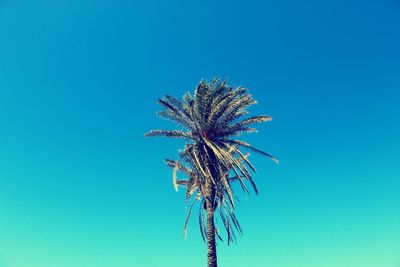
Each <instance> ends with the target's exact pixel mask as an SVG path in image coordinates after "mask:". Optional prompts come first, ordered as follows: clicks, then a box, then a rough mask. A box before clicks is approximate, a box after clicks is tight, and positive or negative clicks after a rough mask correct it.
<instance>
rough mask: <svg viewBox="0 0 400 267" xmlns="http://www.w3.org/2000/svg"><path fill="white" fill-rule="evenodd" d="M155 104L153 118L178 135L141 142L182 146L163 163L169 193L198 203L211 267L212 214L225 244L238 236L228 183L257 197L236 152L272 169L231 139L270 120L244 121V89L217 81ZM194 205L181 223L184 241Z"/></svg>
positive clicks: (246, 146)
mask: <svg viewBox="0 0 400 267" xmlns="http://www.w3.org/2000/svg"><path fill="white" fill-rule="evenodd" d="M158 102H159V103H160V105H161V106H162V107H163V110H162V111H160V112H158V115H159V117H161V118H165V119H168V120H171V121H173V122H175V123H177V124H178V125H179V126H180V127H181V129H180V130H153V131H150V132H148V133H146V134H145V136H146V137H154V136H165V137H171V138H183V139H185V140H186V144H185V147H184V149H183V150H182V151H180V152H179V160H178V161H174V160H167V165H169V166H170V167H172V168H173V177H174V178H173V181H174V185H175V187H176V188H177V186H178V185H183V186H186V199H189V198H190V197H192V196H193V197H194V198H195V201H199V202H200V203H201V205H200V212H199V217H200V220H199V222H200V231H201V234H202V237H203V239H205V240H206V242H207V259H208V260H207V263H208V265H207V266H208V267H216V266H217V252H216V237H220V235H219V233H218V230H217V229H218V228H217V227H216V225H215V212H216V211H217V212H218V213H219V215H220V217H221V220H222V223H223V225H224V227H225V229H226V231H227V235H228V243H229V242H230V241H232V240H233V239H234V237H235V234H234V232H235V231H234V230H237V231H239V232H240V233H241V227H240V224H239V222H238V220H237V219H236V217H235V214H234V209H235V201H234V200H235V195H234V192H233V189H232V183H233V182H238V183H239V184H240V186H241V188H242V189H243V190H244V191H245V192H246V193H248V192H249V190H248V188H247V186H246V181H247V182H249V183H250V185H251V186H252V188H253V189H254V191H255V192H256V194H258V189H257V187H256V184H255V183H254V181H253V179H252V176H251V173H250V170H249V169H251V170H252V171H254V172H255V171H256V170H255V168H254V166H253V165H252V164H251V162H250V161H249V160H248V154H244V153H243V151H242V149H247V150H250V151H254V152H257V153H260V154H262V155H264V156H267V157H269V158H271V159H272V160H274V161H275V162H277V163H278V160H277V159H276V158H275V157H273V156H272V155H270V154H268V153H265V152H263V151H261V150H259V149H257V148H254V147H253V146H251V145H250V144H248V143H246V142H244V141H242V140H238V139H236V138H235V137H236V136H238V135H240V134H242V133H252V132H256V129H255V128H253V127H251V126H252V125H254V124H256V123H261V122H266V121H270V120H271V119H272V118H271V117H270V116H266V115H258V116H252V117H248V118H244V116H245V115H247V114H248V113H249V112H248V111H247V108H248V107H249V106H251V105H253V104H255V103H256V101H255V100H254V99H253V97H252V96H251V95H250V94H248V92H247V89H246V88H243V87H236V88H235V87H232V86H229V85H227V83H226V81H220V80H219V79H214V80H213V81H212V82H210V83H208V82H206V81H200V82H199V83H198V85H197V87H196V89H195V92H194V96H191V95H190V94H189V93H186V94H185V95H184V96H183V100H182V101H181V100H179V99H177V98H175V97H173V96H170V95H166V96H164V97H163V98H161V99H159V100H158ZM177 171H180V172H183V173H184V174H186V175H187V179H186V180H178V179H177V178H176V173H177ZM194 203H195V202H193V204H192V205H191V208H190V209H189V212H188V216H187V219H186V222H185V230H184V233H185V235H186V226H187V221H188V219H189V217H190V213H191V210H192V207H193V205H194ZM203 210H204V211H205V214H206V215H205V216H204V213H203ZM204 221H206V222H204Z"/></svg>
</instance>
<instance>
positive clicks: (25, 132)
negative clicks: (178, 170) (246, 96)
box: [0, 0, 400, 267]
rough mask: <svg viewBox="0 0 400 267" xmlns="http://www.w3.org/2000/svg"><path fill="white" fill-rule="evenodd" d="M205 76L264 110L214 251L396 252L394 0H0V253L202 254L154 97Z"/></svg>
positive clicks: (93, 256)
mask: <svg viewBox="0 0 400 267" xmlns="http://www.w3.org/2000/svg"><path fill="white" fill-rule="evenodd" d="M216 75H219V76H221V77H223V78H228V79H229V81H230V82H231V83H232V84H233V85H243V86H246V87H248V88H250V92H251V93H252V94H253V95H254V97H255V98H256V99H257V100H258V102H259V104H258V105H257V106H255V107H254V108H252V109H251V111H252V112H253V113H254V114H256V113H257V114H258V113H261V114H268V115H271V116H272V117H273V118H274V120H273V121H272V122H271V123H268V124H266V125H262V126H261V127H260V130H259V133H258V134H257V135H252V136H243V139H245V140H247V141H249V142H251V143H252V144H253V145H254V146H256V147H259V148H261V149H263V150H265V151H268V152H269V153H271V154H274V155H276V156H278V157H279V159H280V160H281V162H282V163H281V165H275V164H274V163H273V162H271V161H269V160H267V159H265V158H262V157H260V156H257V155H252V156H251V159H252V161H253V162H254V164H255V165H256V167H257V169H258V172H257V174H255V176H254V179H255V181H256V182H257V184H258V186H259V190H260V195H259V196H256V195H255V194H251V195H249V196H244V195H240V196H241V199H242V201H241V202H240V204H239V208H238V210H237V215H238V218H239V220H240V221H241V223H242V227H243V229H244V236H243V237H242V238H239V239H238V240H237V242H236V243H235V244H233V245H231V246H229V247H228V246H227V244H226V243H219V244H218V256H219V261H220V266H221V267H235V266H249V267H264V266H265V267H399V266H400V210H399V205H400V181H399V177H400V156H399V151H400V138H399V136H400V124H399V115H400V107H399V105H400V2H399V1H398V0H380V1H372V0H336V1H316V0H305V1H293V0H280V1H241V2H239V1H211V0H210V1H208V0H203V1H173V0H172V1H161V0H158V1H153V0H147V1H128V0H122V1H104V0H97V1H92V0H86V1H82V0H68V1H67V0H57V1H50V0H47V1H40V0H39V1H28V0H24V1H22V0H0V267H110V266H118V267H168V266H173V267H183V266H193V267H196V266H200V267H201V266H205V262H206V259H205V256H206V254H205V245H204V243H203V241H202V240H201V237H200V234H199V231H198V225H197V217H196V214H195V216H194V217H193V220H192V221H191V223H190V225H189V233H188V238H187V240H183V231H182V230H183V223H184V218H185V206H186V203H185V202H184V195H183V192H180V193H175V192H174V190H173V186H172V182H171V170H170V169H168V168H167V167H166V166H165V164H164V161H163V159H164V158H166V157H170V158H174V157H175V156H176V152H177V149H178V148H180V147H181V146H182V143H181V142H179V141H176V140H166V139H145V138H143V133H144V132H146V131H147V130H150V129H154V128H163V127H164V128H170V127H173V125H172V124H170V123H169V122H167V121H162V120H159V119H157V118H156V116H155V113H156V111H157V110H158V109H159V107H158V106H157V103H156V99H157V98H158V97H161V96H163V95H164V94H166V93H169V94H173V95H175V96H180V95H182V94H183V93H184V92H185V91H187V90H193V88H194V87H195V85H196V83H197V82H198V81H199V80H200V79H201V78H205V79H211V78H212V77H213V76H216Z"/></svg>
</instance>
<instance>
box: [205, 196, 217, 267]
mask: <svg viewBox="0 0 400 267" xmlns="http://www.w3.org/2000/svg"><path fill="white" fill-rule="evenodd" d="M207 267H217V248H216V243H215V225H214V207H213V205H212V203H210V201H207Z"/></svg>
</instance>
